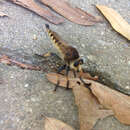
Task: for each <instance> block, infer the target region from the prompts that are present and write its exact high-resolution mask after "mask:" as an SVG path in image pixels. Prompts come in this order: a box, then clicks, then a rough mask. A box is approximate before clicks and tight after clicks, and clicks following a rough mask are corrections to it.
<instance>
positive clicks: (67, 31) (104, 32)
mask: <svg viewBox="0 0 130 130" xmlns="http://www.w3.org/2000/svg"><path fill="white" fill-rule="evenodd" d="M70 3H72V4H73V5H75V6H78V7H80V8H82V9H84V10H87V11H88V12H89V13H92V14H94V15H95V16H96V15H101V13H100V12H99V11H98V10H97V9H96V8H94V7H93V6H92V4H103V5H107V6H109V7H112V8H114V9H115V10H117V11H118V12H119V13H120V14H121V15H122V16H123V18H124V19H125V20H126V21H128V23H130V19H129V18H130V1H129V0H124V1H123V0H93V1H91V0H77V1H75V0H70ZM0 10H1V11H3V12H5V13H6V14H8V16H9V17H4V18H0V47H8V48H10V49H14V50H22V51H23V52H27V53H28V54H30V55H33V54H35V53H38V54H42V53H45V52H48V51H50V52H56V49H55V48H54V47H53V45H52V44H51V42H50V40H49V38H48V37H47V35H46V33H45V32H44V24H45V23H48V22H47V21H45V20H44V19H42V18H41V17H39V16H38V15H36V14H34V13H32V12H31V11H28V10H26V9H24V8H22V7H19V6H17V5H15V4H11V3H9V2H7V1H4V0H3V1H0ZM57 16H58V15H57ZM101 16H102V15H101ZM59 17H60V16H59ZM50 27H51V28H52V29H53V30H55V31H56V32H58V33H59V34H60V35H61V36H62V38H63V39H65V40H66V41H67V42H68V43H70V44H71V45H73V46H75V47H76V48H78V50H79V52H80V54H81V56H83V57H84V58H85V59H86V64H85V67H86V68H87V70H88V71H91V72H94V73H99V74H101V75H102V76H103V78H102V81H103V82H104V83H106V84H108V85H109V84H110V87H113V88H114V87H115V86H114V84H116V89H119V90H120V91H122V92H124V93H127V94H130V42H129V41H127V40H126V39H125V38H123V37H122V36H121V35H119V34H118V33H117V32H115V31H114V30H113V29H112V27H111V26H110V24H109V23H108V22H107V21H106V20H105V18H104V22H103V23H98V24H96V25H94V26H90V27H85V26H80V25H77V24H74V23H71V22H69V21H68V20H66V19H65V23H64V24H62V25H53V24H50ZM35 36H36V37H37V40H34V37H35ZM0 73H1V74H0V79H1V80H3V81H4V82H3V84H0V106H1V107H0V130H43V117H42V114H44V115H46V116H51V117H54V118H57V119H60V120H62V121H64V122H66V123H68V124H70V125H71V126H73V127H74V128H75V129H76V130H78V129H79V122H78V110H77V107H76V105H75V103H74V96H73V94H72V91H71V90H69V91H66V90H65V89H63V88H59V89H58V91H57V92H56V93H53V89H54V85H53V84H51V83H49V82H48V81H47V79H46V78H45V73H43V72H38V71H30V70H22V69H20V68H19V67H16V66H12V67H10V66H7V65H3V64H0ZM105 79H108V80H109V82H107V81H108V80H105ZM111 82H112V83H114V84H111ZM129 129H130V126H125V125H123V124H120V123H119V121H117V120H116V119H115V118H114V117H107V118H105V119H104V120H103V121H98V122H97V124H96V126H95V128H94V130H129Z"/></svg>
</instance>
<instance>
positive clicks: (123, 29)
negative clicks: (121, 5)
mask: <svg viewBox="0 0 130 130" xmlns="http://www.w3.org/2000/svg"><path fill="white" fill-rule="evenodd" d="M96 7H97V8H98V9H99V10H100V11H101V12H102V13H103V15H104V16H105V17H106V18H107V20H108V21H109V22H110V24H111V26H112V27H113V28H114V29H115V30H116V31H117V32H119V33H120V34H121V35H123V36H124V37H126V38H127V39H128V40H130V25H129V24H128V23H127V22H126V21H125V20H124V19H123V18H122V17H121V16H120V14H118V13H117V12H116V11H115V10H113V9H112V8H108V7H107V6H103V5H96Z"/></svg>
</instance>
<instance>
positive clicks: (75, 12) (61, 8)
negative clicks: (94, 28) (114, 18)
mask: <svg viewBox="0 0 130 130" xmlns="http://www.w3.org/2000/svg"><path fill="white" fill-rule="evenodd" d="M40 1H41V2H42V3H43V4H45V5H47V6H49V7H51V8H52V9H53V10H55V11H56V12H57V13H59V14H60V15H62V16H64V17H65V18H67V19H68V20H70V21H72V22H74V23H77V24H81V25H93V24H95V23H97V22H101V21H102V19H101V17H94V16H92V15H91V14H89V13H87V12H85V11H83V10H81V9H80V8H74V7H72V6H71V5H70V4H69V3H68V2H66V1H64V0H40Z"/></svg>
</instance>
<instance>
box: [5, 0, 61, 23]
mask: <svg viewBox="0 0 130 130" xmlns="http://www.w3.org/2000/svg"><path fill="white" fill-rule="evenodd" d="M8 1H11V2H13V3H15V4H18V5H20V6H23V7H25V8H27V9H29V10H31V11H33V12H35V13H37V14H38V15H40V16H41V17H43V18H44V19H46V20H48V21H49V22H51V23H54V24H60V23H63V19H61V18H58V17H57V16H55V15H53V14H52V13H51V12H50V11H49V10H46V9H43V8H41V7H40V6H38V5H37V4H36V3H35V2H34V0H8Z"/></svg>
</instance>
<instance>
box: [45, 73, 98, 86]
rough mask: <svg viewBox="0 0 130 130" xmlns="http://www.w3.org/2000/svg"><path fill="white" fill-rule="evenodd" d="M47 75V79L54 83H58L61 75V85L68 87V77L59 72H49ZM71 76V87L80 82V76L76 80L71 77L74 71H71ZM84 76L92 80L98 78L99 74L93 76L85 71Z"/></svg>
mask: <svg viewBox="0 0 130 130" xmlns="http://www.w3.org/2000/svg"><path fill="white" fill-rule="evenodd" d="M78 75H79V74H78ZM46 76H47V79H48V80H49V81H50V82H52V83H54V84H57V82H58V79H59V76H60V84H59V85H60V86H62V87H66V79H65V77H64V76H63V75H58V74H57V73H48V74H47V75H46ZM69 77H70V78H69V81H70V85H69V88H72V87H73V86H74V85H75V84H77V81H79V82H80V80H79V79H78V78H75V79H76V80H74V79H73V78H71V77H73V73H72V72H69ZM82 78H85V79H90V80H97V79H98V77H97V76H95V77H92V76H91V75H90V74H89V73H83V74H82ZM74 83H75V84H74Z"/></svg>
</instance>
